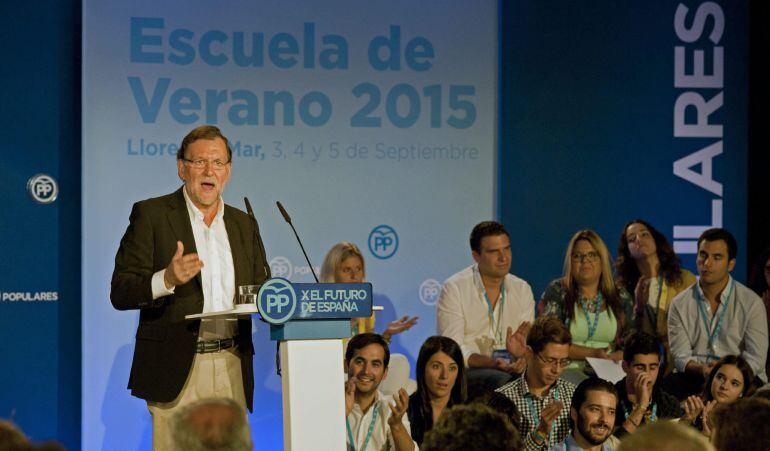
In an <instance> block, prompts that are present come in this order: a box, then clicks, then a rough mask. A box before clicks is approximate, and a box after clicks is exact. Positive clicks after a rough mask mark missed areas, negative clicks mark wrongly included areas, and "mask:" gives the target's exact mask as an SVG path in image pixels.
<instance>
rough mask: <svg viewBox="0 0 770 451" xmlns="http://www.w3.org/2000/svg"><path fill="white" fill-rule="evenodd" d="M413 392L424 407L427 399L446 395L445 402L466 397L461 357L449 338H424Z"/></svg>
mask: <svg viewBox="0 0 770 451" xmlns="http://www.w3.org/2000/svg"><path fill="white" fill-rule="evenodd" d="M415 374H416V377H417V392H418V393H419V395H420V397H421V399H422V401H423V404H424V406H425V407H428V406H430V400H431V399H438V398H444V397H446V396H449V404H450V405H451V404H459V403H461V402H464V401H465V398H466V391H467V390H466V382H465V359H463V353H462V350H461V349H460V345H458V344H457V342H455V341H454V340H452V339H451V338H449V337H442V336H440V335H434V336H432V337H429V338H428V339H427V340H425V343H423V344H422V347H421V348H420V354H419V355H418V356H417V368H416V370H415Z"/></svg>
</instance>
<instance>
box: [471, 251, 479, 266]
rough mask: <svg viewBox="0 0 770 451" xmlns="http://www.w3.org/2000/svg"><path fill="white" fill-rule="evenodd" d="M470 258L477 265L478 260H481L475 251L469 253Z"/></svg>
mask: <svg viewBox="0 0 770 451" xmlns="http://www.w3.org/2000/svg"><path fill="white" fill-rule="evenodd" d="M471 257H473V261H475V262H476V263H478V262H479V260H480V259H481V255H480V254H479V253H478V252H476V251H471Z"/></svg>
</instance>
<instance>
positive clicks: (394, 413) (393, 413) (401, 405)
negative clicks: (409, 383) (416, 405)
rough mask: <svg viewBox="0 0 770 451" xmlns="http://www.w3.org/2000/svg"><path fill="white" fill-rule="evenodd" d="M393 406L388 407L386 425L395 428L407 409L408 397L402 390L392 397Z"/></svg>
mask: <svg viewBox="0 0 770 451" xmlns="http://www.w3.org/2000/svg"><path fill="white" fill-rule="evenodd" d="M393 400H394V401H396V403H395V404H389V406H390V418H388V424H389V425H390V426H395V425H398V424H402V423H401V419H402V418H403V417H404V414H405V413H406V409H407V408H408V407H409V395H408V394H407V393H406V390H404V389H403V388H401V389H399V390H398V393H396V394H395V395H393Z"/></svg>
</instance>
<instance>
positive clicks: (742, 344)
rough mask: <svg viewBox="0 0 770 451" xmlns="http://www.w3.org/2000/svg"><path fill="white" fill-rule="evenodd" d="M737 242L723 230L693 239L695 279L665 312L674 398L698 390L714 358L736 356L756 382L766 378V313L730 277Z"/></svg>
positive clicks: (757, 299) (754, 297)
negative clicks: (672, 366) (696, 248)
mask: <svg viewBox="0 0 770 451" xmlns="http://www.w3.org/2000/svg"><path fill="white" fill-rule="evenodd" d="M737 253H738V245H737V241H736V240H735V237H733V235H732V234H731V233H730V232H728V231H727V230H725V229H720V228H713V229H708V230H706V231H705V232H703V234H701V236H700V238H698V257H697V259H696V264H697V266H698V274H699V275H700V279H699V280H698V282H697V283H695V284H694V285H693V286H691V287H690V288H688V289H686V290H684V291H682V292H681V293H679V294H678V295H677V296H676V297H675V298H674V299H673V301H672V302H671V307H669V311H668V341H669V345H670V347H671V355H672V357H673V360H674V362H673V363H674V368H675V369H676V372H675V373H672V374H671V375H669V376H668V377H667V378H666V380H665V381H664V382H665V387H666V388H667V390H668V391H669V392H670V393H671V394H673V395H675V396H676V397H677V398H679V399H680V400H682V399H684V398H685V397H687V396H689V395H692V394H695V393H698V392H700V389H701V387H702V386H703V384H704V382H705V381H706V380H708V376H709V374H710V373H711V370H712V368H714V365H715V364H716V362H717V361H718V360H719V359H720V358H722V357H724V356H726V355H739V356H741V357H743V358H744V359H745V360H746V362H747V363H748V364H749V366H751V369H752V370H753V371H754V375H755V376H757V377H758V378H759V379H760V380H761V383H762V384H763V383H765V382H766V381H767V375H766V374H765V360H766V359H767V347H768V336H767V333H768V332H767V311H766V310H765V308H764V305H763V304H762V299H761V298H760V297H759V296H757V295H756V294H755V293H754V292H753V291H751V290H750V289H749V288H748V287H746V286H744V285H743V284H741V283H739V282H737V281H736V280H735V279H733V278H732V277H731V276H730V272H732V270H733V268H734V267H735V258H736V256H737Z"/></svg>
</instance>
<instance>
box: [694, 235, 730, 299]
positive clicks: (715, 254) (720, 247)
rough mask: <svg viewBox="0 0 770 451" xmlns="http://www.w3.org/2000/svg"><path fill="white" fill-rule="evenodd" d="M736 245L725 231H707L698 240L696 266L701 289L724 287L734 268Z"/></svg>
mask: <svg viewBox="0 0 770 451" xmlns="http://www.w3.org/2000/svg"><path fill="white" fill-rule="evenodd" d="M737 253H738V244H737V242H736V241H735V237H734V236H733V235H732V234H731V233H730V232H728V231H727V230H725V229H708V230H706V231H705V232H703V233H702V234H701V236H700V238H698V257H697V258H696V259H695V263H696V265H697V266H698V274H699V275H700V279H699V283H700V286H701V287H708V286H724V285H723V284H726V283H727V280H728V278H729V277H730V272H731V271H732V270H733V268H735V256H736V255H737Z"/></svg>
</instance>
